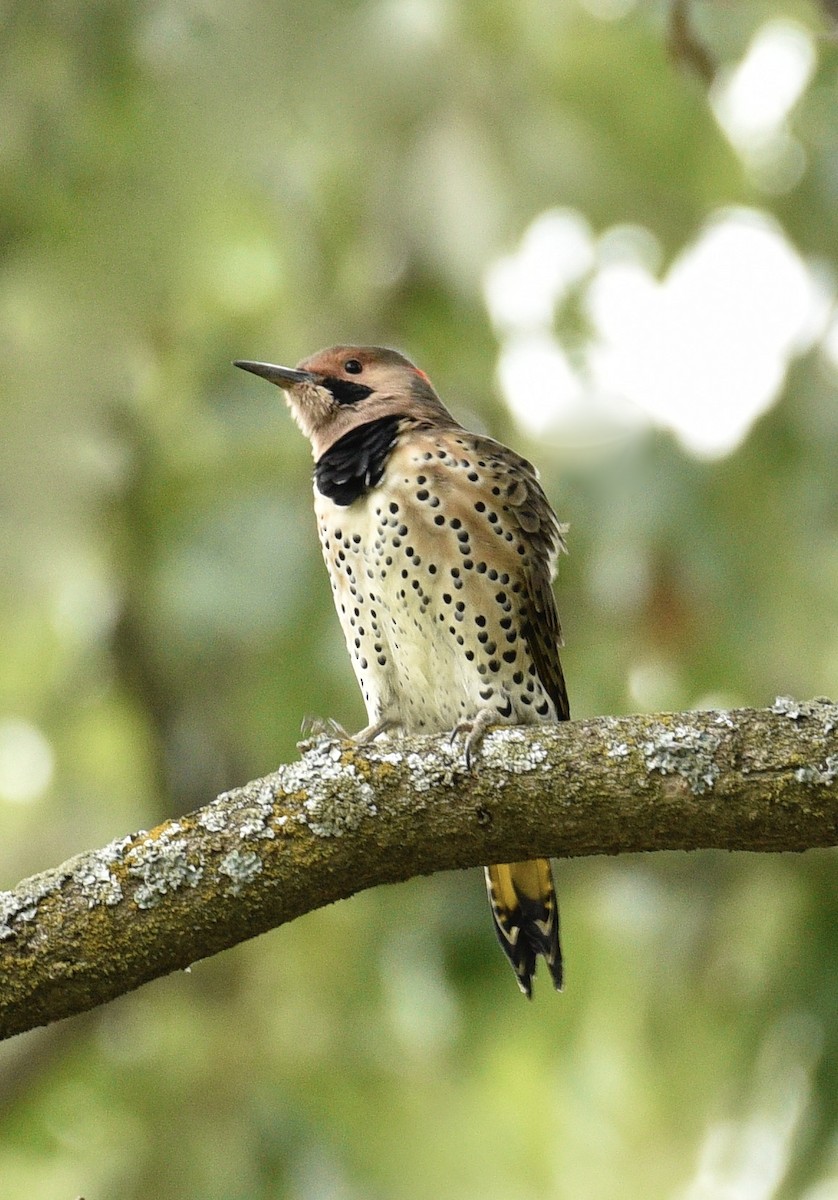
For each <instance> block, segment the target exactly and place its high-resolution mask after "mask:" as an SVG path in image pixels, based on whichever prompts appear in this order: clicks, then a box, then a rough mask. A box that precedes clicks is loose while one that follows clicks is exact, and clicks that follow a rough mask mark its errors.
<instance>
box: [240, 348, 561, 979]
mask: <svg viewBox="0 0 838 1200" xmlns="http://www.w3.org/2000/svg"><path fill="white" fill-rule="evenodd" d="M235 365H236V366H237V367H242V368H243V369H244V370H246V371H251V372H253V374H254V375H260V376H262V377H263V378H264V379H267V380H269V381H270V382H271V383H275V384H277V385H278V386H279V387H281V388H282V389H283V390H284V391H285V395H286V399H287V401H288V405H289V407H290V409H291V412H292V414H293V416H294V418H295V420H296V422H297V424H298V425H299V427H300V429H301V430H302V432H303V433H304V434H305V436H306V437H307V438H308V439H309V440H310V442H311V448H312V453H313V456H314V461H315V467H314V507H315V512H316V516H317V524H318V530H319V535H320V543H321V546H322V550H323V557H324V559H325V561H326V566H327V568H328V572H329V578H330V580H331V585H332V592H333V595H334V601H335V606H336V608H337V611H338V616H339V618H340V622H341V625H342V627H343V632H344V635H345V637H346V644H347V647H348V649H349V653H350V657H351V659H352V665H353V667H354V669H355V674H356V676H357V678H358V683H359V684H360V686H361V691H362V692H363V695H364V701H365V703H366V708H367V714H368V720H369V724H368V725H367V727H366V728H365V729H363V730H361V732H360V733H359V734H357V735H356V736H357V738H358V740H359V741H369V740H370V739H372V738H374V737H377V736H378V735H379V734H382V733H385V732H386V731H398V730H401V731H403V732H405V733H439V732H443V731H453V732H455V733H457V734H462V735H463V736H464V737H465V756H466V762H467V764H469V765H470V764H471V761H472V758H473V756H474V754H475V752H476V751H477V750H478V748H479V745H480V742H481V739H482V738H483V736H484V734H485V732H486V730H487V729H488V728H489V727H490V726H492V725H516V724H522V725H531V724H538V723H550V722H553V721H566V720H568V718H569V716H570V710H569V708H568V702H567V693H566V691H565V683H564V677H563V675H562V668H561V664H560V662H559V652H558V647H559V644H560V640H561V634H560V628H559V619H558V614H557V612H556V605H555V600H554V598H553V592H552V588H551V583H552V580H553V576H554V574H555V563H556V558H557V555H558V553H559V551H560V550H563V549H564V542H563V537H562V534H563V528H562V526H561V525H560V524H559V523H558V521H557V519H556V516H555V514H554V512H553V510H552V509H551V507H550V504H549V502H548V501H547V498H546V496H545V495H544V492H543V491H542V489H541V486H540V484H539V483H538V477H537V474H536V471H535V469H534V468H533V467H532V466H531V465H530V463H528V462H527V461H526V459H524V458H521V457H520V456H519V455H518V454H515V453H514V452H513V451H512V450H509V449H507V447H506V446H502V445H501V444H500V443H499V442H495V441H493V440H492V439H491V438H488V437H483V436H482V435H479V434H474V433H469V432H467V431H466V430H465V429H464V428H463V426H462V425H460V424H459V423H458V422H457V421H456V420H455V419H454V417H453V416H452V415H451V414H450V413H449V412H448V410H447V409H446V407H445V406H444V404H443V403H442V401H441V400H440V398H439V396H437V394H436V392H435V391H434V389H433V387H432V385H431V383H430V380H429V379H428V377H427V375H425V374H424V372H422V371H420V370H419V369H418V367H415V366H414V365H413V363H411V362H409V361H408V359H406V358H404V357H403V356H402V355H401V354H398V353H397V352H396V351H394V350H387V349H384V348H383V347H380V346H334V347H332V348H331V349H328V350H322V351H320V352H319V353H318V354H315V355H313V356H312V357H311V358H306V359H304V360H303V361H302V362H301V363H299V364H298V366H297V367H295V368H294V369H291V368H289V367H277V366H272V365H271V364H269V363H262V362H244V361H240V362H237V363H236V364H235ZM485 871H486V886H487V889H488V893H489V901H490V904H491V909H492V915H493V918H494V923H495V929H496V931H497V935H498V939H499V941H500V944H501V946H502V948H503V950H504V952H505V954H506V955H507V957H508V959H509V961H510V962H511V964H512V967H513V968H514V970H515V975H516V978H517V980H518V984H519V986H520V988H521V990H522V991H523V992H524V993H525V994H526V995H527V996H530V995H531V993H532V977H533V974H534V972H535V966H536V957H537V955H539V954H540V955H543V957H544V959H545V961H546V963H547V967H548V969H549V971H550V974H551V976H552V979H553V982H554V984H555V986H556V987H557V988H561V985H562V956H561V950H560V947H559V912H558V905H557V902H556V893H555V889H554V886H553V879H552V874H551V870H550V864H549V862H548V861H547V860H546V859H534V860H532V861H531V862H519V863H505V864H499V865H495V866H490V867H486V868H485Z"/></svg>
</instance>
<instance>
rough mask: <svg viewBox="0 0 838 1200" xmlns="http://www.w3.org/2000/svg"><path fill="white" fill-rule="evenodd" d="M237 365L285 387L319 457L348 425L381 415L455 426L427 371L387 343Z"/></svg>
mask: <svg viewBox="0 0 838 1200" xmlns="http://www.w3.org/2000/svg"><path fill="white" fill-rule="evenodd" d="M235 365H236V366H237V367H241V368H242V369H243V370H245V371H251V372H252V373H253V374H254V375H261V376H262V378H263V379H267V380H269V381H270V382H271V383H275V384H277V385H278V386H279V387H281V388H282V389H283V391H284V392H285V396H286V399H287V401H288V407H289V408H290V409H291V412H292V414H293V417H294V420H295V421H296V422H297V424H298V425H299V427H300V429H301V430H302V431H303V433H304V434H305V435H306V437H307V438H308V439H309V440H310V441H311V448H312V451H313V453H314V457H315V459H318V458H320V456H321V455H322V454H324V453H325V452H326V451H327V450H328V449H329V447H330V446H332V445H334V443H335V442H336V441H337V440H338V439H339V438H341V437H343V435H344V434H346V433H349V432H350V430H352V429H355V428H356V427H357V426H358V425H365V424H367V423H368V422H369V421H376V420H378V418H380V417H389V416H393V415H404V416H406V417H412V418H414V419H415V420H419V421H423V420H427V421H430V422H431V423H432V424H434V425H440V424H445V425H447V426H450V427H453V428H456V427H457V423H456V422H455V421H454V418H453V417H452V416H451V414H450V413H449V412H448V410H447V409H446V408H445V406H444V405H443V403H442V401H441V400H440V399H439V397H438V396H437V394H436V392H435V391H434V389H433V386H432V385H431V382H430V380H429V379H428V377H427V375H425V373H424V372H423V371H420V370H419V368H418V367H415V366H414V365H413V363H412V362H410V361H409V360H408V359H406V358H405V357H404V355H402V354H399V353H398V352H397V351H396V350H388V349H386V347H384V346H332V347H330V348H329V349H328V350H320V351H318V353H317V354H312V355H311V357H310V358H304V359H303V361H302V362H300V363H298V364H297V366H296V367H293V368H291V367H276V366H273V365H272V364H271V363H264V362H249V361H244V360H239V361H237V362H236V363H235Z"/></svg>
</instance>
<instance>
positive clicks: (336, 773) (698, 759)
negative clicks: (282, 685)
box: [0, 699, 838, 1037]
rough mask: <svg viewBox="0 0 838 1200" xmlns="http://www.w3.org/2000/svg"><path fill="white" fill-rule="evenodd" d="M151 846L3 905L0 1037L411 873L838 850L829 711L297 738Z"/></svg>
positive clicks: (796, 708) (779, 708)
mask: <svg viewBox="0 0 838 1200" xmlns="http://www.w3.org/2000/svg"><path fill="white" fill-rule="evenodd" d="M304 749H305V753H304V755H303V758H302V760H301V761H300V762H296V763H292V764H290V765H288V766H283V767H280V769H279V770H278V771H276V772H275V773H274V774H272V775H269V776H267V777H266V778H265V779H258V780H255V781H254V782H252V783H248V784H246V785H245V786H244V787H242V788H237V789H236V790H235V791H232V792H227V793H225V794H223V795H221V796H219V797H218V799H217V800H216V801H214V802H213V803H212V804H209V805H207V807H205V808H201V809H198V810H197V811H195V812H193V813H190V814H189V815H188V816H185V817H182V818H181V819H180V820H177V821H168V822H166V823H164V824H162V825H159V826H157V828H156V829H153V830H151V831H150V832H148V833H147V832H144V831H143V832H140V833H137V834H133V835H130V836H128V837H125V838H121V839H119V840H117V841H115V842H112V843H111V844H110V845H109V846H106V847H104V849H102V850H96V851H91V852H89V853H86V854H80V855H78V856H77V857H75V858H72V859H70V860H69V861H68V862H66V863H64V865H63V866H61V867H58V868H56V869H55V870H51V871H46V872H44V873H43V874H41V875H36V876H33V878H31V879H29V880H26V881H25V882H23V883H21V884H20V885H19V886H18V887H17V888H15V889H14V890H13V891H11V892H2V893H0V1037H9V1036H11V1035H12V1034H15V1033H20V1032H22V1031H24V1030H26V1029H31V1028H33V1027H35V1026H37V1025H42V1024H46V1023H48V1022H50V1021H55V1020H58V1019H59V1018H61V1017H66V1016H70V1015H72V1014H74V1013H80V1012H84V1011H85V1010H87V1009H90V1008H93V1007H95V1006H96V1005H97V1004H103V1003H104V1002H105V1001H107V1000H111V999H113V998H114V997H116V996H119V995H121V994H122V993H124V992H128V991H130V990H131V989H133V988H136V987H139V985H140V984H142V983H146V982H147V981H148V980H151V979H155V978H157V977H158V976H161V975H165V974H167V973H168V972H170V971H176V970H178V969H182V968H184V967H187V966H188V965H189V964H190V963H192V962H194V961H195V960H197V959H200V958H205V957H207V956H208V955H211V954H215V953H217V952H218V951H219V950H223V949H225V948H227V947H228V946H233V945H235V944H236V943H237V942H241V941H244V940H245V939H247V938H251V937H254V936H255V935H257V934H259V933H263V932H265V931H266V930H268V929H271V928H273V927H274V926H276V925H281V924H283V923H284V922H285V921H291V920H293V919H294V918H295V917H298V916H300V915H302V914H303V913H306V912H310V911H311V910H312V909H315V908H319V907H321V906H322V905H325V904H329V903H331V902H332V901H333V900H339V899H341V898H342V897H345V896H351V895H352V894H353V893H354V892H358V891H361V890H362V889H364V888H368V887H373V886H375V885H377V884H381V883H394V882H397V881H398V880H403V879H408V878H410V876H412V875H418V874H426V873H430V872H433V871H441V870H446V869H448V868H452V867H473V866H477V865H479V864H481V863H489V862H509V861H517V860H520V859H525V858H529V857H533V856H535V855H556V856H559V857H565V856H573V855H584V854H619V853H623V852H627V851H639V850H676V849H677V850H698V849H702V848H712V847H715V848H723V849H727V850H759V851H777V850H806V849H809V848H812V847H816V846H834V845H836V844H838V706H835V705H833V704H831V703H830V702H828V701H825V700H817V701H812V702H810V703H798V702H796V701H792V700H789V699H780V700H778V701H777V702H776V703H775V705H774V707H773V708H772V709H767V710H759V711H757V710H752V709H741V710H734V711H730V712H695V713H677V714H664V715H656V716H633V717H620V718H611V717H606V718H600V719H599V720H594V721H580V722H572V723H569V724H566V725H561V726H535V727H532V728H526V729H525V728H521V727H516V728H509V729H502V730H496V731H495V732H494V733H492V734H490V735H489V736H488V737H487V738H486V741H485V743H484V748H483V751H482V753H481V756H480V761H479V763H478V766H477V768H476V770H474V771H473V772H472V773H471V774H469V773H467V772H466V771H465V769H464V766H463V760H462V748H461V747H460V746H452V745H451V744H450V741H449V739H447V738H441V737H440V738H409V739H404V740H393V741H380V742H378V743H377V744H375V745H374V746H370V747H364V748H362V747H359V746H356V745H355V744H353V743H351V742H335V741H321V742H309V743H306V744H305V746H304Z"/></svg>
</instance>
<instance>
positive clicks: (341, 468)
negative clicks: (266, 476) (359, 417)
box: [314, 413, 404, 508]
mask: <svg viewBox="0 0 838 1200" xmlns="http://www.w3.org/2000/svg"><path fill="white" fill-rule="evenodd" d="M403 419H404V418H403V417H402V416H401V415H400V414H398V413H397V414H394V415H393V416H389V417H380V418H379V419H378V420H377V421H369V422H367V424H366V425H359V426H358V427H357V428H356V429H351V430H350V431H349V433H345V434H344V435H343V437H342V438H340V439H339V440H338V441H337V442H335V444H334V445H333V446H330V447H329V449H328V450H327V451H326V453H325V454H322V455H321V456H320V458H318V460H317V463H316V464H315V467H314V482H315V485H316V487H317V490H318V492H320V493H321V494H322V495H324V496H327V497H328V498H329V499H330V500H333V501H334V502H335V504H340V505H341V506H342V507H344V508H346V507H348V506H349V505H350V504H352V503H353V501H355V500H357V499H358V497H359V496H363V495H364V493H365V492H368V491H369V490H370V488H374V487H375V486H376V485H377V484H378V483H379V481H380V480H381V476H382V475H383V474H384V468H385V466H386V465H387V459H388V458H389V457H390V454H391V453H392V450H393V447H394V446H395V444H396V441H397V439H398V436H399V425H400V424H401V422H402V420H403Z"/></svg>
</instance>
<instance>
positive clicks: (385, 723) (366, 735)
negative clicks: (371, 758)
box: [352, 717, 398, 746]
mask: <svg viewBox="0 0 838 1200" xmlns="http://www.w3.org/2000/svg"><path fill="white" fill-rule="evenodd" d="M396 725H398V721H397V720H396V719H395V718H394V717H379V719H378V720H377V721H373V722H372V724H371V725H366V726H365V727H364V728H363V729H359V730H358V732H357V733H356V734H355V735H354V737H353V738H352V741H353V742H357V744H358V745H359V746H366V745H368V744H369V743H370V742H373V741H375V739H376V738H377V737H378V735H379V734H380V733H387V731H388V730H390V729H393V728H394V727H395V726H396Z"/></svg>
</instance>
